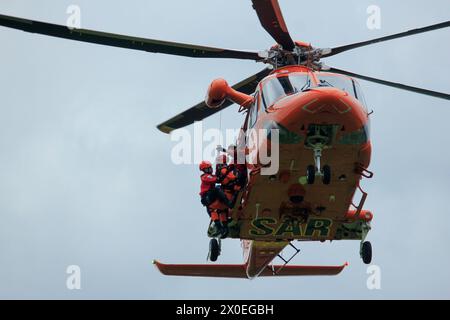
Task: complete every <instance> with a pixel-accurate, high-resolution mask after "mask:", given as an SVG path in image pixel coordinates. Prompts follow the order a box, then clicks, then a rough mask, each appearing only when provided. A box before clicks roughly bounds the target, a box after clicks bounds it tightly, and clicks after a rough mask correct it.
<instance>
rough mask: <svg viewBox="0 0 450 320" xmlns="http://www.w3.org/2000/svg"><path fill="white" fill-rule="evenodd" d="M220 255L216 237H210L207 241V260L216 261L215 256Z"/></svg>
mask: <svg viewBox="0 0 450 320" xmlns="http://www.w3.org/2000/svg"><path fill="white" fill-rule="evenodd" d="M219 255H220V245H219V241H217V239H211V240H210V241H209V260H211V261H212V262H215V261H217V258H218V257H219Z"/></svg>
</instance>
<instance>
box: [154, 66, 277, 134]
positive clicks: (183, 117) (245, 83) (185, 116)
mask: <svg viewBox="0 0 450 320" xmlns="http://www.w3.org/2000/svg"><path fill="white" fill-rule="evenodd" d="M271 71H272V70H271V69H269V68H266V69H264V70H262V71H260V72H258V73H257V74H255V75H253V76H251V77H248V78H247V79H245V80H242V81H241V82H239V83H237V84H235V85H234V86H233V89H235V90H238V91H240V92H243V93H246V94H252V93H253V92H255V90H256V87H257V86H258V83H259V82H260V81H261V80H262V79H264V78H265V77H266V76H268V75H269V73H270V72H271ZM232 104H233V102H231V101H229V100H225V102H224V103H223V104H222V105H221V106H220V107H219V108H216V109H211V108H209V107H208V106H207V105H206V103H205V102H204V101H202V102H200V103H198V104H196V105H195V106H194V107H192V108H190V109H188V110H186V111H184V112H182V113H180V114H178V115H176V116H175V117H173V118H171V119H169V120H167V121H165V122H163V123H161V124H160V125H158V129H159V130H160V131H162V132H164V133H170V132H172V131H173V130H175V129H179V128H182V127H185V126H188V125H190V124H192V123H194V122H195V121H200V120H203V119H205V118H207V117H209V116H211V115H213V114H215V113H216V112H219V111H221V110H223V109H225V108H227V107H229V106H231V105H232Z"/></svg>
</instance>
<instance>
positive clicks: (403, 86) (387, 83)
mask: <svg viewBox="0 0 450 320" xmlns="http://www.w3.org/2000/svg"><path fill="white" fill-rule="evenodd" d="M328 71H329V72H334V73H339V74H343V75H346V76H349V77H354V78H359V79H362V80H366V81H370V82H375V83H378V84H382V85H385V86H389V87H394V88H397V89H402V90H407V91H411V92H416V93H420V94H424V95H427V96H432V97H436V98H441V99H445V100H450V94H447V93H442V92H437V91H431V90H427V89H422V88H417V87H412V86H408V85H406V84H402V83H397V82H391V81H386V80H381V79H377V78H372V77H368V76H364V75H361V74H357V73H353V72H349V71H345V70H340V69H336V68H330V69H329V70H327V72H328Z"/></svg>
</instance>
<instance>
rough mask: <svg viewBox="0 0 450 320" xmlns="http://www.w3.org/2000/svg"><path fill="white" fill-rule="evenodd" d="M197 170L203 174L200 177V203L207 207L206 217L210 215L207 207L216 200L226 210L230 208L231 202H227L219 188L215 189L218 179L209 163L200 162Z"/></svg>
mask: <svg viewBox="0 0 450 320" xmlns="http://www.w3.org/2000/svg"><path fill="white" fill-rule="evenodd" d="M199 169H200V171H202V172H203V174H202V175H201V176H200V179H201V185H200V201H201V203H202V204H203V205H204V206H205V207H207V211H208V215H210V214H211V213H210V211H209V210H208V207H209V206H210V205H211V204H213V203H214V201H216V200H218V201H219V202H221V203H223V204H224V205H225V206H227V207H228V208H232V207H233V204H232V202H230V200H228V198H227V196H226V195H225V193H224V192H223V191H222V190H221V188H220V187H216V183H218V179H217V176H216V175H214V174H213V168H212V164H211V162H209V161H202V162H201V163H200V165H199Z"/></svg>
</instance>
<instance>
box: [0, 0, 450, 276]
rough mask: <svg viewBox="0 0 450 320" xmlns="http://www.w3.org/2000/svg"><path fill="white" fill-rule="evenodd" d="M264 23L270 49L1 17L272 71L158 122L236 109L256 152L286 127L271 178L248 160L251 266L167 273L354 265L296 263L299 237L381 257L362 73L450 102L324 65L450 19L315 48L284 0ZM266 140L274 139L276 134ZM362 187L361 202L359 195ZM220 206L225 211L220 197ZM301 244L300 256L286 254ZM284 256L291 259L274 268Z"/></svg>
mask: <svg viewBox="0 0 450 320" xmlns="http://www.w3.org/2000/svg"><path fill="white" fill-rule="evenodd" d="M252 4H253V8H254V10H255V11H256V14H257V16H258V18H259V21H260V23H261V25H262V27H263V28H264V29H265V30H266V31H267V32H268V33H269V34H270V35H271V36H272V38H273V39H274V40H275V41H276V44H275V45H273V46H271V47H270V48H269V49H267V50H263V51H243V50H234V49H224V48H215V47H207V46H199V45H192V44H185V43H178V42H168V41H161V40H154V39H145V38H138V37H131V36H125V35H119V34H112V33H106V32H100V31H94V30H85V29H77V28H69V27H67V26H62V25H56V24H50V23H46V22H40V21H35V20H29V19H22V18H18V17H11V16H5V15H0V26H3V27H8V28H13V29H18V30H22V31H25V32H31V33H37V34H42V35H47V36H53V37H58V38H64V39H69V40H76V41H81V42H88V43H94V44H100V45H106V46H113V47H120V48H126V49H131V50H140V51H146V52H154V53H163V54H170V55H178V56H184V57H193V58H223V59H239V60H249V61H256V62H259V63H263V64H266V65H268V67H267V68H265V69H263V70H262V71H260V72H258V73H256V74H255V75H252V76H250V77H248V78H246V79H244V80H243V81H241V82H239V83H237V84H235V85H233V86H230V85H229V84H228V83H227V82H226V81H225V80H224V79H216V80H214V81H213V82H212V83H211V85H210V86H209V88H208V91H207V95H206V99H205V101H202V102H200V103H198V104H197V105H195V106H193V107H192V108H190V109H188V110H186V111H184V112H181V113H179V114H178V115H176V116H174V117H172V118H171V119H169V120H167V121H164V122H162V123H161V124H160V125H158V129H159V130H160V131H161V132H163V133H167V134H168V133H171V132H172V131H173V130H176V129H179V128H183V127H185V126H188V125H191V124H193V123H195V122H197V121H202V120H204V119H206V118H207V117H209V116H211V115H213V114H216V113H217V112H220V111H222V110H224V109H225V108H228V107H230V106H231V105H233V104H238V105H239V106H240V111H242V112H244V113H245V114H246V116H245V121H244V124H243V125H242V127H241V134H240V135H239V136H238V138H237V142H236V146H237V148H238V149H240V150H243V152H244V153H248V152H249V151H251V150H248V149H251V146H249V145H248V144H247V137H246V133H247V132H249V131H251V130H277V132H279V154H280V156H279V158H280V159H279V160H280V163H279V169H278V171H277V173H275V174H271V175H263V174H261V171H262V169H263V167H264V166H263V164H262V163H261V162H260V161H259V158H258V154H256V155H253V158H252V159H250V160H251V161H247V162H246V163H245V165H246V182H245V186H244V188H243V189H242V190H241V191H240V192H239V198H238V202H237V204H236V207H235V208H234V209H233V210H232V211H231V217H232V224H230V226H229V228H230V232H229V234H228V235H227V238H229V239H240V240H241V241H242V247H243V251H244V263H243V264H234V265H229V264H227V265H221V264H190V265H188V264H164V263H161V262H159V261H156V260H155V261H154V264H155V265H156V267H157V268H158V269H159V270H160V271H161V272H162V273H163V274H165V275H175V276H202V277H232V278H249V279H252V278H255V277H259V276H263V277H266V276H311V275H314V276H315V275H337V274H339V273H340V272H342V270H343V269H344V268H345V267H346V266H347V264H346V263H345V264H342V265H337V266H300V265H289V263H290V262H291V261H292V259H293V258H294V257H295V256H296V255H297V254H298V253H299V252H300V250H299V249H298V248H297V247H296V246H295V245H294V244H293V241H294V240H299V241H321V242H323V241H336V240H357V241H359V242H360V246H359V253H360V256H361V258H362V260H363V262H364V263H366V264H370V263H371V261H372V245H371V243H370V242H368V241H366V238H367V235H368V233H369V231H370V230H371V221H372V219H373V217H374V215H373V213H372V212H371V211H370V210H366V209H364V203H365V200H366V197H367V193H366V192H364V191H363V189H362V188H361V185H360V182H361V180H362V179H363V178H371V177H372V176H373V173H372V172H370V171H369V165H370V158H371V152H372V148H371V140H370V114H371V113H370V112H369V110H368V107H367V103H366V101H365V99H364V94H363V92H362V89H361V86H360V84H359V83H358V82H357V80H356V79H362V80H365V81H369V82H374V83H377V84H381V85H386V86H390V87H394V88H397V89H401V90H407V91H410V92H413V93H419V94H424V95H428V96H432V97H436V98H440V99H445V100H450V95H449V94H447V93H441V92H436V91H431V90H427V89H424V88H418V87H413V86H409V85H405V84H402V83H396V82H391V81H387V80H383V79H378V78H373V77H369V76H366V75H362V74H357V73H353V72H350V71H346V70H342V69H337V68H334V67H331V66H328V65H326V64H325V63H324V62H322V59H323V58H327V57H331V56H334V55H337V54H340V53H343V52H346V51H349V50H353V49H357V48H360V47H364V46H368V45H372V44H376V43H380V42H384V41H390V40H394V39H399V38H403V37H409V36H413V35H416V34H420V33H425V32H430V31H433V30H438V29H442V28H447V27H449V26H450V21H446V22H442V23H438V24H434V25H430V26H426V27H422V28H417V29H413V30H409V31H406V32H401V33H397V34H393V35H389V36H384V37H380V38H376V39H371V40H367V41H362V42H356V43H351V44H347V45H343V46H339V47H334V48H315V47H313V46H312V45H311V44H309V43H306V42H302V41H294V40H293V39H292V38H291V36H290V34H289V31H288V28H287V26H286V23H285V21H284V19H283V15H282V12H281V9H280V6H279V3H278V1H277V0H252ZM265 140H266V141H265V142H269V141H270V140H271V137H270V136H267V137H266V139H265ZM357 192H359V193H360V194H361V197H360V200H359V201H358V203H355V201H356V200H355V199H356V194H357ZM217 205H218V208H217V210H222V208H220V204H217ZM208 236H209V237H210V238H211V239H210V244H209V254H208V256H209V259H210V260H211V261H213V262H214V261H216V260H217V258H218V257H219V255H220V253H221V241H223V240H224V239H223V238H222V237H221V235H220V234H217V232H216V230H214V228H213V227H212V225H210V226H209V228H208ZM287 247H292V248H293V249H294V251H295V252H294V254H293V255H292V256H291V257H290V258H287V259H286V258H284V257H283V256H282V255H281V252H282V251H283V250H284V249H285V248H287ZM276 257H280V258H281V259H282V260H283V262H284V263H283V264H281V265H275V264H274V263H273V260H274V259H275V258H276Z"/></svg>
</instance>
